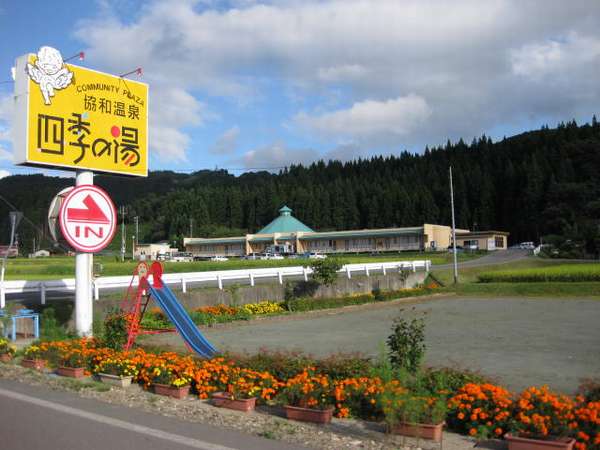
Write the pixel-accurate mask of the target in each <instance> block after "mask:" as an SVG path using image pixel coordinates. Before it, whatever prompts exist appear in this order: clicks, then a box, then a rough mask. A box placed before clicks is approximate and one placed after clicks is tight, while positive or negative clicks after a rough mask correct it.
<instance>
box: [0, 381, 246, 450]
mask: <svg viewBox="0 0 600 450" xmlns="http://www.w3.org/2000/svg"><path fill="white" fill-rule="evenodd" d="M0 395H3V396H5V397H9V398H12V399H15V400H19V401H22V402H26V403H31V404H33V405H37V406H41V407H42V408H48V409H52V410H54V411H58V412H62V413H65V414H71V415H73V416H77V417H82V418H84V419H88V420H92V421H94V422H99V423H103V424H105V425H110V426H113V427H117V428H122V429H123V430H127V431H133V432H135V433H139V434H145V435H146V436H152V437H155V438H159V439H163V440H165V441H171V442H174V443H176V444H180V445H187V446H188V447H192V448H198V449H201V450H236V449H233V448H231V447H225V446H223V445H218V444H212V443H210V442H205V441H200V440H198V439H193V438H189V437H186V436H181V435H179V434H173V433H169V432H167V431H161V430H156V429H154V428H149V427H145V426H143V425H138V424H135V423H131V422H126V421H124V420H119V419H114V418H112V417H107V416H103V415H100V414H95V413H91V412H88V411H84V410H83V409H77V408H72V407H70V406H65V405H61V404H58V403H52V402H49V401H46V400H42V399H39V398H36V397H30V396H29V395H25V394H20V393H17V392H12V391H8V390H6V389H1V388H0Z"/></svg>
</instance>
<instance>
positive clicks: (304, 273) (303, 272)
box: [302, 267, 308, 281]
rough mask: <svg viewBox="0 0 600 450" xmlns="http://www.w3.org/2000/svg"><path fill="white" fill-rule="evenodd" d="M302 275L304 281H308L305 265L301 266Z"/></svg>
mask: <svg viewBox="0 0 600 450" xmlns="http://www.w3.org/2000/svg"><path fill="white" fill-rule="evenodd" d="M302 275H304V281H308V269H307V268H306V267H303V268H302Z"/></svg>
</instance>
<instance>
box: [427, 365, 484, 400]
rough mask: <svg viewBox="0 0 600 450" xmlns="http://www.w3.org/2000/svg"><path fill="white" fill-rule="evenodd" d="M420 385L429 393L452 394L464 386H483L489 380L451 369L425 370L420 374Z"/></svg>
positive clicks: (481, 376) (474, 374)
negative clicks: (471, 384)
mask: <svg viewBox="0 0 600 450" xmlns="http://www.w3.org/2000/svg"><path fill="white" fill-rule="evenodd" d="M421 379H422V384H423V387H424V388H425V389H427V390H428V391H430V392H437V393H440V392H445V393H448V394H453V393H455V392H458V390H459V389H460V388H462V387H463V386H465V385H466V384H469V383H473V384H483V383H488V382H489V380H488V379H487V378H486V377H484V376H483V375H481V374H479V373H477V372H473V371H470V370H465V369H456V368H451V367H439V368H427V369H424V370H423V371H422V374H421Z"/></svg>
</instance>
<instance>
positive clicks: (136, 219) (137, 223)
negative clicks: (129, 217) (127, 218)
mask: <svg viewBox="0 0 600 450" xmlns="http://www.w3.org/2000/svg"><path fill="white" fill-rule="evenodd" d="M139 219H140V218H139V216H135V217H134V218H133V220H134V221H135V248H137V246H138V244H139V240H138V236H139V235H140V230H139V225H140V221H139Z"/></svg>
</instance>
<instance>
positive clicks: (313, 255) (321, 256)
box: [302, 252, 327, 259]
mask: <svg viewBox="0 0 600 450" xmlns="http://www.w3.org/2000/svg"><path fill="white" fill-rule="evenodd" d="M302 257H303V258H307V259H325V258H327V255H324V254H323V253H317V252H306V253H304V255H302Z"/></svg>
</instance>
